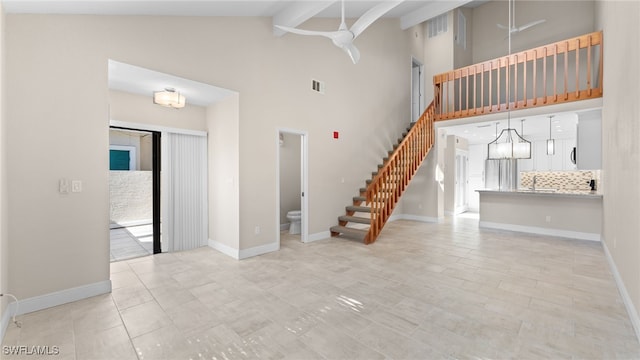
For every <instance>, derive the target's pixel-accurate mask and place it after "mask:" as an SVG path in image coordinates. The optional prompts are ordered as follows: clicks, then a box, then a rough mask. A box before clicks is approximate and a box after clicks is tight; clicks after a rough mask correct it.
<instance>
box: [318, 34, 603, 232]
mask: <svg viewBox="0 0 640 360" xmlns="http://www.w3.org/2000/svg"><path fill="white" fill-rule="evenodd" d="M602 54H603V44H602V32H595V33H591V34H586V35H583V36H579V37H576V38H572V39H568V40H564V41H560V42H557V43H554V44H550V45H545V46H541V47H538V48H535V49H532V50H526V51H523V52H520V53H517V54H512V55H510V56H505V57H502V58H499V59H494V60H490V61H487V62H484V63H481V64H475V65H471V66H468V67H465V68H462V69H456V70H453V71H450V72H447V73H444V74H440V75H436V76H434V78H433V82H434V100H433V102H432V103H431V104H430V105H429V106H428V107H427V109H426V110H425V112H424V113H423V114H422V116H420V119H419V120H418V121H417V122H416V123H414V125H413V127H412V128H409V129H407V133H406V134H403V138H401V139H398V144H397V145H396V146H395V147H394V150H392V151H389V157H388V158H385V159H384V163H383V164H382V165H378V168H379V169H378V171H377V172H374V173H373V174H372V176H373V177H372V179H371V180H367V187H366V188H361V189H360V196H356V197H354V198H353V205H351V206H347V207H346V215H344V216H340V217H339V218H338V221H339V225H338V226H334V227H332V228H331V235H332V236H337V235H340V234H344V235H346V236H348V237H355V238H358V239H361V240H363V241H364V243H365V244H370V243H373V242H374V241H376V239H377V237H378V235H380V232H381V231H382V228H383V227H384V225H385V224H386V222H387V220H388V219H389V217H390V216H391V214H392V212H393V209H394V208H395V206H396V204H397V203H398V201H399V200H400V197H401V196H402V193H403V192H404V191H405V189H406V188H407V186H408V185H409V182H410V181H411V179H412V178H413V176H414V175H415V174H416V172H417V171H418V168H419V167H420V165H421V164H422V162H423V161H424V159H425V158H426V156H427V154H428V153H429V150H430V149H431V148H432V146H433V144H434V142H435V130H434V122H435V121H440V120H449V119H458V118H462V117H470V116H476V115H486V114H491V113H499V112H503V111H507V110H520V109H526V108H532V107H538V106H545V105H552V104H559V103H564V102H571V101H579V100H588V99H594V98H599V97H602V89H603V84H602V79H603V76H602V69H603V58H602ZM570 58H573V59H572V60H570ZM558 59H562V60H560V61H559V60H558ZM583 59H586V60H584V61H583ZM570 62H572V65H571V66H573V67H575V69H571V71H570V69H569V63H570ZM594 62H597V66H594V65H593V63H594ZM548 63H550V65H549V64H548ZM559 64H560V65H561V66H562V67H563V70H562V69H561V73H562V74H563V91H560V92H559V91H558V78H559V77H558V65H559ZM548 68H553V72H551V71H548ZM529 69H530V70H529ZM596 70H597V74H594V71H596ZM573 72H575V75H571V76H573V79H572V81H569V78H570V73H573ZM596 77H597V85H596V86H594V84H593V79H594V78H596ZM512 79H513V81H512ZM520 79H522V80H521V81H520ZM574 81H575V83H574ZM540 82H541V83H542V85H541V86H540ZM507 84H509V85H510V86H512V91H513V94H514V96H513V98H512V100H513V101H511V102H508V101H506V96H505V93H506V86H507ZM574 85H575V86H574ZM571 87H573V88H571ZM451 88H453V90H451ZM485 90H486V91H485ZM363 205H364V206H363ZM356 213H367V214H368V216H367V217H363V216H355V214H356ZM348 223H354V224H356V225H357V226H358V227H347V226H346V225H347V224H348ZM365 225H369V227H368V228H363V226H365Z"/></svg>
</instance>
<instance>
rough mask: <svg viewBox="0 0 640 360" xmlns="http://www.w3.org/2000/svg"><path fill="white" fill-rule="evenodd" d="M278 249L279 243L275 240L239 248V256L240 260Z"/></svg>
mask: <svg viewBox="0 0 640 360" xmlns="http://www.w3.org/2000/svg"><path fill="white" fill-rule="evenodd" d="M278 250H280V244H279V243H277V242H274V243H271V244H266V245H260V246H256V247H252V248H248V249H244V250H240V253H239V258H240V259H241V260H242V259H246V258H250V257H254V256H258V255H263V254H266V253H270V252H274V251H278Z"/></svg>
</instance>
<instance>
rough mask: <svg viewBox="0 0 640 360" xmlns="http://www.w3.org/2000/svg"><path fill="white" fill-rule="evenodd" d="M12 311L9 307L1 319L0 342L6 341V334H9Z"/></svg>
mask: <svg viewBox="0 0 640 360" xmlns="http://www.w3.org/2000/svg"><path fill="white" fill-rule="evenodd" d="M11 316H12V315H11V311H10V310H9V307H8V306H7V308H6V309H4V312H3V313H2V318H0V342H3V341H4V334H5V333H6V332H7V327H9V322H10V321H11Z"/></svg>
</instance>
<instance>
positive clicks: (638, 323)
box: [602, 241, 640, 341]
mask: <svg viewBox="0 0 640 360" xmlns="http://www.w3.org/2000/svg"><path fill="white" fill-rule="evenodd" d="M602 247H603V248H604V254H605V256H606V258H607V262H608V263H609V268H611V273H613V278H614V279H615V281H616V285H617V286H618V292H620V296H621V297H622V301H623V302H624V307H625V308H626V309H627V313H628V314H629V320H631V325H633V330H635V332H636V338H637V339H638V341H640V317H638V311H637V310H636V307H635V306H633V301H631V297H630V296H629V293H628V292H627V288H626V286H624V282H623V281H622V277H621V276H620V273H619V272H618V267H617V266H616V263H615V262H614V261H613V257H612V256H611V253H610V252H609V248H607V243H606V242H604V241H603V242H602Z"/></svg>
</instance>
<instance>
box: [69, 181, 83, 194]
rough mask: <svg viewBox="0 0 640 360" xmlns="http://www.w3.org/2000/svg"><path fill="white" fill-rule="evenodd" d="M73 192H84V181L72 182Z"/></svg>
mask: <svg viewBox="0 0 640 360" xmlns="http://www.w3.org/2000/svg"><path fill="white" fill-rule="evenodd" d="M71 192H74V193H78V192H82V180H73V181H71Z"/></svg>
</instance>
